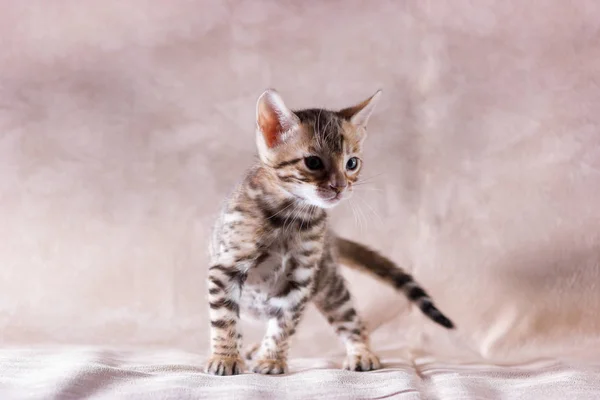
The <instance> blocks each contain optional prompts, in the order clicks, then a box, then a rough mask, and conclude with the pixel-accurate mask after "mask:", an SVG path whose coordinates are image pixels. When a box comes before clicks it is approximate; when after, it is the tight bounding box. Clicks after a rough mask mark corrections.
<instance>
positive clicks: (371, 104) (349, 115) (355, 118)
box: [338, 90, 381, 128]
mask: <svg viewBox="0 0 600 400" xmlns="http://www.w3.org/2000/svg"><path fill="white" fill-rule="evenodd" d="M380 97H381V90H378V91H377V92H375V94H374V95H373V96H371V97H369V98H368V99H366V100H365V101H363V102H362V103H359V104H357V105H355V106H352V107H348V108H344V109H343V110H341V111H338V114H339V115H341V116H342V117H343V118H345V119H347V120H348V121H350V122H351V123H352V124H354V125H356V126H360V127H363V128H364V127H366V126H367V122H369V117H370V116H371V114H372V113H373V110H374V109H375V106H376V105H377V103H378V102H379V98H380Z"/></svg>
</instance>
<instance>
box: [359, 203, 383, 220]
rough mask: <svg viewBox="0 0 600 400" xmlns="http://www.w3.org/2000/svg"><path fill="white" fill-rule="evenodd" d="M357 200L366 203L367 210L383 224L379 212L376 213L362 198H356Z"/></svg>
mask: <svg viewBox="0 0 600 400" xmlns="http://www.w3.org/2000/svg"><path fill="white" fill-rule="evenodd" d="M356 198H357V199H359V200H360V201H362V202H363V203H364V205H366V206H367V208H368V209H369V210H370V211H371V212H372V213H373V214H374V215H375V216H376V217H377V219H378V220H379V223H380V224H383V219H382V218H381V216H380V215H379V214H377V212H376V211H375V209H374V208H373V207H371V205H370V204H369V203H368V202H367V201H366V200H365V199H363V198H362V197H360V196H358V197H356Z"/></svg>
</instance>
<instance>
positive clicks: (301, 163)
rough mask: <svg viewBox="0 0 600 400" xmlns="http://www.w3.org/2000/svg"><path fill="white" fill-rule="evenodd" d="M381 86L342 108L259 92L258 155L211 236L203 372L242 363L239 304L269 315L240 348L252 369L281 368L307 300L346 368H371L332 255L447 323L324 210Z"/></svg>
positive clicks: (350, 165)
mask: <svg viewBox="0 0 600 400" xmlns="http://www.w3.org/2000/svg"><path fill="white" fill-rule="evenodd" d="M380 95H381V92H380V91H378V92H377V93H375V94H374V95H373V96H372V97H370V98H368V99H367V100H365V101H363V102H362V103H360V104H358V105H356V106H353V107H349V108H345V109H343V110H341V111H329V110H324V109H308V110H301V111H291V110H290V109H288V108H287V107H286V106H285V104H284V103H283V101H282V99H281V97H280V96H279V94H278V93H277V92H276V91H275V90H267V91H266V92H264V93H263V94H262V95H261V96H260V98H259V99H258V103H257V110H256V119H257V129H256V144H257V147H258V155H259V161H258V162H257V164H256V165H254V166H253V167H252V168H251V169H250V170H249V172H248V173H247V175H246V177H245V179H244V180H243V181H242V182H241V183H240V184H239V185H238V186H237V188H236V189H235V190H234V192H233V194H232V195H231V196H230V198H229V199H228V200H227V202H226V204H225V206H224V209H223V211H222V213H221V216H220V218H219V219H218V221H217V223H216V225H215V229H214V232H213V237H212V243H211V264H210V265H211V266H210V268H209V272H208V288H209V304H210V323H211V350H212V356H211V358H210V360H209V361H208V364H207V372H209V373H211V374H215V375H235V374H239V373H241V372H242V371H243V369H244V362H243V361H242V358H241V356H240V351H241V339H242V335H241V333H240V331H239V327H238V320H239V314H240V309H242V310H243V311H244V312H248V313H250V314H252V315H253V316H254V317H258V318H261V319H265V320H267V321H268V322H267V331H266V334H265V336H264V339H263V340H262V343H261V344H260V345H256V346H254V347H253V348H252V349H251V350H250V351H249V353H248V355H247V359H248V360H250V361H253V368H252V370H253V371H254V372H257V373H261V374H282V373H285V372H286V371H287V361H286V360H287V353H288V348H289V341H290V337H291V336H292V335H293V334H294V332H295V330H296V326H297V325H298V321H299V320H300V318H301V316H302V313H303V311H304V308H305V307H306V304H307V303H308V302H309V301H312V302H313V303H314V304H315V305H316V307H317V308H318V309H319V310H320V312H322V313H323V314H324V316H325V317H326V318H327V320H328V321H329V323H330V324H331V325H332V326H333V327H334V329H335V331H336V332H337V334H338V335H339V336H340V338H341V339H342V341H343V342H344V344H345V345H346V349H347V358H346V361H345V363H344V366H345V368H346V369H349V370H353V371H370V370H374V369H378V368H380V366H381V364H380V362H379V359H378V358H377V356H376V355H375V354H373V352H372V351H371V349H370V347H369V338H368V334H367V332H366V330H365V327H364V325H363V323H362V322H361V320H360V318H359V316H358V315H357V313H356V310H355V309H354V307H353V305H352V301H351V296H350V293H349V292H348V289H347V287H346V283H345V281H344V279H343V278H342V275H341V274H340V272H339V271H338V257H339V258H341V259H342V260H344V261H345V262H346V263H347V264H349V265H351V266H352V265H353V266H356V267H359V268H362V269H364V270H366V271H369V272H371V273H372V274H374V275H376V276H378V277H379V278H382V279H383V280H385V281H387V282H389V283H390V284H392V285H393V286H394V287H395V288H397V289H398V290H402V291H403V292H404V293H405V294H406V296H408V298H409V299H410V300H412V301H413V302H415V303H416V304H418V305H419V307H420V309H421V310H422V311H423V313H425V314H426V315H427V316H428V317H429V318H431V319H432V320H434V321H435V322H437V323H439V324H441V325H443V326H445V327H446V328H453V324H452V322H451V321H450V320H449V319H448V318H446V317H445V316H444V315H443V314H442V313H441V312H440V311H439V310H438V309H437V308H436V307H435V306H434V304H433V302H432V300H431V298H430V297H429V296H428V295H427V293H425V291H424V290H423V289H422V288H421V287H420V286H419V285H418V284H417V283H416V282H415V281H414V279H413V277H412V276H411V275H409V274H407V273H406V272H404V271H403V270H402V269H400V268H399V267H398V266H396V265H395V264H394V263H393V262H392V261H390V260H388V259H387V258H385V257H383V256H381V255H379V254H377V253H376V252H374V251H372V250H370V249H368V248H367V247H365V246H363V245H361V244H358V243H354V242H351V241H349V240H346V239H341V238H339V237H337V236H335V234H334V233H333V232H332V231H331V230H329V229H328V227H327V213H326V209H328V208H331V207H334V206H336V205H337V204H339V203H340V202H341V201H342V200H344V199H346V198H348V197H349V196H350V195H351V193H352V186H353V184H355V183H356V182H357V180H358V177H359V173H360V170H361V167H362V159H361V155H362V153H361V152H362V145H363V142H364V140H365V137H366V124H367V121H368V119H369V116H370V115H371V113H372V112H373V109H374V107H375V105H376V103H377V101H378V99H379V97H380Z"/></svg>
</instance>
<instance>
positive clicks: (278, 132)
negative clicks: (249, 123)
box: [256, 89, 300, 148]
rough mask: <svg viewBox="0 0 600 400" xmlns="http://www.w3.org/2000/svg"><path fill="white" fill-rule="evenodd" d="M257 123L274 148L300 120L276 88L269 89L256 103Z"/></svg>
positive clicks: (269, 145) (266, 141)
mask: <svg viewBox="0 0 600 400" xmlns="http://www.w3.org/2000/svg"><path fill="white" fill-rule="evenodd" d="M256 123H257V125H258V129H259V130H260V132H261V133H262V136H263V138H264V140H265V144H266V145H267V147H268V148H273V147H275V146H277V145H279V144H281V143H282V142H283V141H284V140H285V136H286V135H287V134H289V133H291V132H292V130H293V129H294V128H296V127H297V126H298V125H299V124H300V120H299V119H298V117H297V116H296V114H294V113H293V112H292V111H291V110H290V109H289V108H287V107H286V105H285V104H284V102H283V100H282V99H281V96H280V95H279V93H277V91H276V90H274V89H268V90H266V91H265V92H264V93H263V94H262V95H261V96H260V97H259V98H258V101H257V103H256Z"/></svg>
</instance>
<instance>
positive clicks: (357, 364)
mask: <svg viewBox="0 0 600 400" xmlns="http://www.w3.org/2000/svg"><path fill="white" fill-rule="evenodd" d="M344 368H345V369H347V370H349V371H373V370H375V369H379V368H381V362H380V361H379V358H378V357H377V356H376V355H375V354H373V353H372V352H371V350H368V349H361V350H360V351H357V352H355V353H352V354H348V356H347V357H346V361H344Z"/></svg>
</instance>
